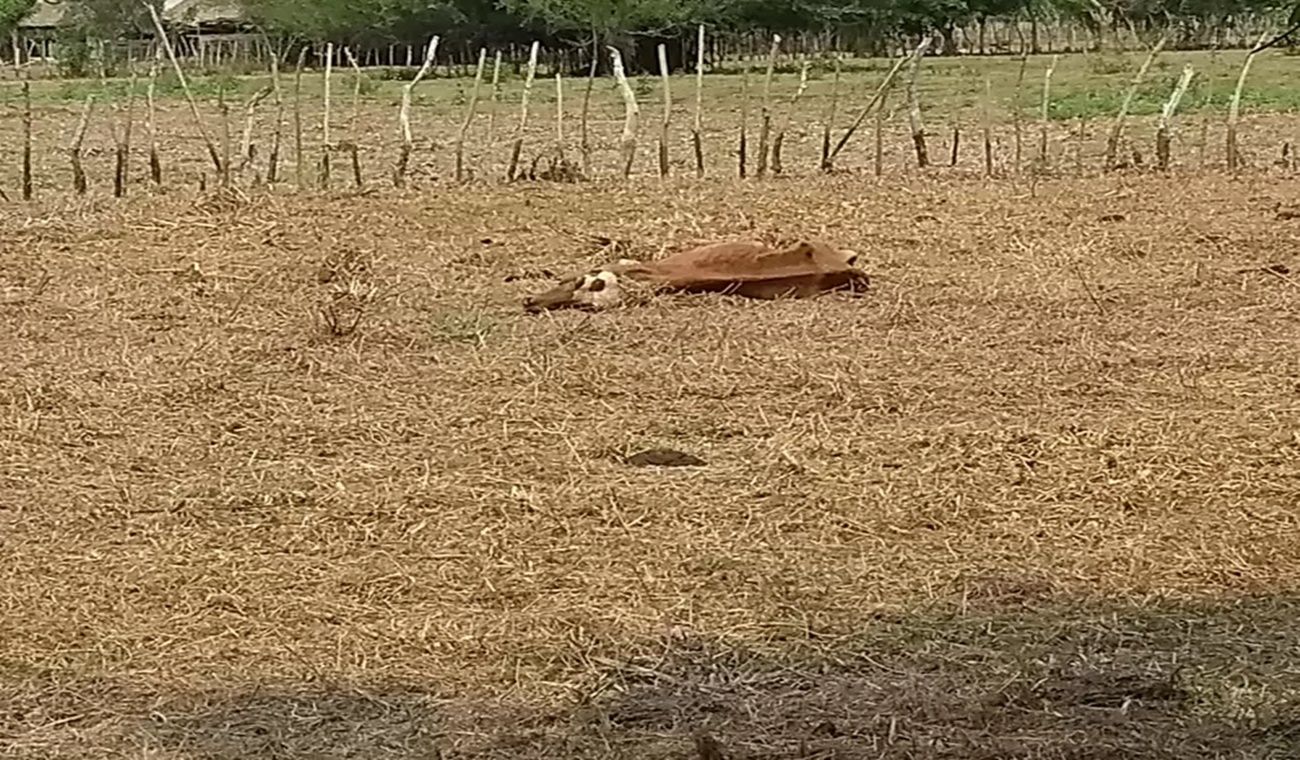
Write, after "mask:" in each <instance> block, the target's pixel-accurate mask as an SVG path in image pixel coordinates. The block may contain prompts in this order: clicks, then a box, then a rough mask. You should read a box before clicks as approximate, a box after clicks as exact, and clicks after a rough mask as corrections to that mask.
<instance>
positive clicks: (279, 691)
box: [0, 100, 1300, 760]
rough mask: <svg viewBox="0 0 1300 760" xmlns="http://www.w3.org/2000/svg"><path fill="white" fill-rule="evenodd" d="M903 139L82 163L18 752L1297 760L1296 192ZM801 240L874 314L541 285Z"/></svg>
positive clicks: (1271, 172) (19, 392) (16, 498)
mask: <svg viewBox="0 0 1300 760" xmlns="http://www.w3.org/2000/svg"><path fill="white" fill-rule="evenodd" d="M40 104H41V109H42V113H45V114H48V113H51V112H52V111H53V110H54V109H68V108H71V107H70V106H68V105H67V104H62V105H60V104H58V103H56V102H52V101H47V100H41V101H40ZM381 107H382V108H383V109H384V110H382V113H383V118H384V119H385V120H386V121H385V122H384V124H385V125H386V124H388V122H389V121H390V120H391V117H392V112H391V108H389V107H388V106H384V105H383V104H373V103H372V104H368V105H366V106H365V108H373V109H374V110H375V113H380V109H381ZM167 108H168V112H169V114H170V116H169V117H168V118H171V119H173V121H172V122H169V123H170V124H173V125H174V126H176V132H175V133H169V134H172V136H170V137H169V138H168V141H167V156H168V157H169V164H170V165H172V166H180V167H188V168H177V169H174V171H175V172H176V173H177V174H183V173H184V172H186V171H189V172H192V176H193V177H197V175H198V172H199V169H200V168H201V160H202V155H201V153H200V152H199V151H198V150H197V149H196V145H195V144H194V143H193V142H192V141H189V140H188V138H186V139H182V138H181V137H179V136H176V135H179V134H180V133H181V132H183V131H184V130H185V129H186V127H185V122H184V118H185V114H184V112H183V110H182V108H181V106H180V105H179V104H178V103H175V102H170V103H168V104H167ZM611 108H612V110H611V111H610V113H611V114H614V115H612V116H609V119H610V122H609V124H607V125H606V127H608V129H606V132H608V134H604V133H602V134H603V135H604V136H602V138H601V140H602V142H601V145H600V149H601V150H602V151H605V153H604V154H602V155H603V156H604V158H602V159H601V160H602V161H603V162H604V163H603V165H605V166H610V165H612V160H613V159H612V156H613V155H614V150H615V148H614V144H613V138H614V137H616V134H617V126H616V121H617V115H616V114H617V104H616V103H615V104H614V105H613V106H611ZM343 110H344V112H345V113H346V108H344V109H343ZM652 112H653V111H652V109H651V108H648V109H647V122H650V121H652V117H651V116H650V114H651V113H652ZM367 113H369V112H368V111H367ZM11 116H12V114H7V115H6V117H5V119H4V120H3V122H0V134H4V135H9V136H11V135H12V134H14V128H15V122H14V121H13V119H12V118H11ZM732 116H733V117H734V114H733V115H732ZM74 118H75V117H74ZM376 118H378V117H376ZM447 118H448V119H450V120H451V123H452V124H454V119H455V113H454V111H449V112H448V115H447ZM729 118H731V117H729ZM439 124H440V125H441V126H439V127H437V129H441V130H442V131H441V134H444V135H445V134H446V133H447V132H448V131H450V132H451V133H452V134H454V127H450V128H448V126H447V124H446V123H444V122H439ZM1294 124H1295V123H1294V119H1293V118H1291V117H1288V116H1285V115H1273V116H1266V115H1261V116H1256V117H1253V119H1252V121H1251V122H1250V124H1249V128H1248V130H1247V131H1246V133H1245V135H1244V136H1243V140H1250V141H1251V142H1250V143H1249V144H1250V145H1253V146H1257V147H1256V151H1257V153H1256V155H1259V154H1262V153H1264V152H1265V150H1264V148H1262V147H1258V146H1269V147H1268V151H1269V152H1271V150H1272V148H1273V147H1275V146H1277V145H1279V144H1280V143H1281V142H1282V141H1284V140H1286V139H1289V138H1287V134H1289V130H1292V129H1293V128H1294ZM610 125H613V126H610ZM546 127H547V125H546V124H539V125H537V128H538V129H539V130H543V129H545V128H546ZM602 128H605V127H602ZM898 128H899V125H898V124H894V127H893V131H891V132H890V136H889V149H890V151H892V152H891V154H890V155H891V156H893V162H892V163H891V164H890V166H891V167H892V168H891V170H890V171H888V172H887V173H886V175H885V176H884V177H883V178H881V179H876V178H874V177H872V176H870V172H869V171H867V170H865V169H864V167H865V166H866V165H867V163H868V161H866V159H864V156H865V154H866V153H867V152H868V151H867V149H866V145H865V143H863V144H862V145H859V146H858V147H857V149H856V150H855V152H854V159H853V161H851V162H849V163H850V166H849V167H848V168H849V169H850V170H849V171H845V172H844V173H842V174H836V175H832V176H813V175H812V174H811V173H810V172H808V171H807V170H806V167H807V166H809V164H810V162H811V159H812V157H814V156H815V154H816V146H815V141H816V140H815V137H813V136H805V137H803V138H801V139H800V140H798V141H796V144H797V145H799V146H802V147H797V148H795V150H801V151H804V153H803V154H802V155H803V158H801V159H800V165H801V166H803V167H805V168H804V169H803V170H801V172H800V176H797V177H796V176H792V177H781V178H774V179H770V180H767V181H764V182H754V181H749V182H745V183H739V182H736V181H734V180H732V179H730V178H726V177H713V178H709V179H706V180H703V181H698V180H695V179H687V178H682V177H676V178H673V179H670V180H667V181H660V180H657V179H654V178H652V177H648V176H640V177H638V178H635V179H634V180H633V181H632V182H628V183H623V182H619V181H617V180H612V179H601V180H599V181H596V182H590V183H578V184H558V183H544V182H523V183H517V184H514V185H501V184H499V183H492V184H489V183H476V184H471V185H468V186H465V187H459V188H458V187H454V186H452V185H450V184H449V183H446V182H441V183H433V182H431V181H430V179H431V178H433V177H435V176H444V177H445V167H446V165H447V164H446V163H445V162H443V163H441V164H436V161H435V159H433V158H430V157H429V156H428V155H427V152H428V148H429V144H430V143H429V142H424V143H422V144H421V149H422V151H425V153H422V155H424V156H425V157H424V159H422V160H423V161H424V163H422V164H421V166H422V167H423V168H422V169H421V170H420V173H417V175H416V178H417V180H418V181H417V182H416V184H415V186H413V187H410V188H408V189H406V190H403V191H398V190H394V189H391V188H389V187H374V188H371V189H370V190H366V191H364V192H352V191H346V190H336V191H335V192H333V193H303V194H294V193H290V192H281V191H275V192H268V191H265V190H262V189H256V188H245V189H244V190H242V191H241V192H240V193H231V192H209V193H203V194H199V193H196V192H195V190H194V187H193V186H192V185H191V184H189V183H188V182H182V181H180V180H179V179H177V180H176V181H175V182H174V183H173V184H172V185H170V186H169V187H168V189H167V190H166V191H162V192H150V191H148V190H147V189H146V188H145V187H144V186H143V185H139V186H134V187H133V188H132V194H131V197H129V198H127V199H125V200H122V201H114V200H112V199H110V198H108V197H106V187H105V186H104V177H106V172H105V170H104V169H103V167H106V166H108V163H107V161H108V159H107V157H96V158H95V160H96V161H100V162H102V163H100V164H95V165H94V166H95V167H96V168H94V170H93V171H94V172H96V173H97V176H98V180H97V181H92V188H93V189H92V195H90V196H88V197H84V198H73V197H70V196H68V195H67V194H66V192H58V193H56V192H55V188H64V187H66V181H65V180H64V179H62V178H58V180H57V181H55V180H44V181H46V182H49V184H48V185H43V186H42V192H41V195H40V197H39V198H38V200H37V201H36V202H35V203H34V204H31V205H21V204H17V203H11V204H7V205H0V302H3V303H4V305H0V326H2V327H3V330H2V331H0V356H3V357H4V363H3V374H2V375H0V758H22V759H23V760H27V759H28V758H30V759H32V760H36V759H37V758H40V759H42V760H44V759H46V758H132V759H134V758H141V759H143V758H148V759H149V760H191V759H196V760H197V759H202V760H208V759H216V758H222V759H223V760H224V759H227V758H229V759H230V760H234V759H235V758H240V759H243V758H262V757H266V758H272V757H274V758H295V759H297V758H344V757H348V758H366V759H370V758H416V757H419V758H430V757H435V756H438V755H439V754H440V753H441V755H442V756H444V757H448V758H454V757H466V758H468V757H489V758H520V757H523V758H543V757H547V758H549V757H557V758H597V757H600V758H605V757H608V758H624V757H627V758H669V757H673V758H679V757H685V756H689V755H692V754H695V753H697V752H699V753H701V755H702V756H705V757H712V755H710V754H709V751H708V747H707V746H701V745H708V744H709V741H710V740H708V739H703V738H700V737H701V736H702V735H707V736H709V737H711V738H712V740H715V741H716V742H718V743H719V744H720V746H721V748H722V752H723V753H724V754H725V756H726V757H728V758H733V759H735V758H799V757H804V758H814V757H815V758H832V757H835V758H846V759H847V758H899V759H901V758H927V759H939V758H943V759H945V760H967V759H969V758H985V759H987V760H992V759H993V758H1017V759H1020V760H1030V759H1039V758H1041V759H1043V760H1046V759H1048V758H1070V759H1071V760H1083V759H1085V758H1095V759H1100V758H1144V759H1145V758H1171V759H1172V758H1250V759H1251V760H1262V759H1263V758H1279V759H1280V758H1293V757H1296V756H1297V754H1300V622H1297V621H1300V351H1297V348H1298V347H1300V277H1298V276H1297V274H1296V272H1297V271H1300V257H1297V255H1296V251H1297V250H1300V247H1298V246H1300V208H1298V207H1297V204H1298V202H1300V179H1298V178H1296V177H1295V176H1294V175H1293V174H1292V173H1291V172H1290V171H1287V170H1283V169H1279V168H1277V167H1270V166H1268V165H1267V163H1266V162H1263V161H1256V162H1255V164H1254V165H1253V166H1252V167H1251V168H1249V169H1248V170H1246V171H1244V172H1242V173H1241V174H1240V175H1239V176H1236V177H1229V176H1226V175H1223V174H1220V173H1217V172H1216V171H1215V170H1214V169H1213V168H1209V169H1206V170H1203V171H1193V170H1192V168H1191V167H1186V166H1184V167H1181V168H1180V169H1179V170H1178V171H1176V172H1174V173H1172V174H1170V175H1167V176H1159V175H1156V174H1153V173H1143V172H1135V171H1126V172H1116V173H1113V174H1109V175H1105V176H1098V175H1096V174H1095V173H1086V174H1085V175H1084V176H1055V175H1053V174H1046V175H1043V176H1040V177H1038V178H1036V179H1034V180H1033V181H1031V179H1030V177H1029V176H1027V175H1026V176H1020V177H1016V178H995V179H983V178H981V177H980V176H979V174H980V160H981V159H980V158H979V157H978V156H976V155H975V151H973V150H972V151H971V153H970V156H969V157H968V158H967V159H966V160H967V161H968V164H967V165H965V166H964V167H958V168H957V169H956V170H954V169H950V168H946V167H945V168H940V169H937V170H936V171H934V172H932V173H929V174H927V175H922V174H920V173H918V172H917V171H916V170H914V169H906V170H905V169H904V168H903V167H904V166H906V160H905V155H906V154H905V153H904V152H903V146H904V145H905V142H904V138H903V137H902V135H901V133H899V132H898ZM384 129H385V130H387V127H386V126H385V127H384ZM498 129H500V130H503V131H504V130H505V129H506V127H505V126H503V125H501V124H499V125H498ZM810 129H811V128H810ZM1000 129H1001V130H1002V134H1003V139H1004V141H1005V134H1006V132H1005V129H1006V125H1005V124H1002V125H1001V127H1000ZM1063 129H1064V127H1063ZM1142 129H1147V127H1145V126H1143V127H1142ZM378 130H379V128H378V127H376V132H378ZM813 131H814V132H815V130H813ZM538 134H539V135H541V134H543V133H542V132H540V131H539V132H538ZM1095 137H1096V138H1097V139H1098V140H1100V139H1103V136H1102V135H1101V134H1100V133H1098V134H1097V135H1095ZM4 139H6V140H7V139H8V138H7V137H6V138H4ZM43 139H49V141H50V144H55V143H56V142H57V141H56V140H54V139H52V138H48V137H47V138H43ZM379 139H386V140H391V138H388V137H384V138H380V136H379V135H378V134H376V140H379ZM422 139H425V138H422ZM539 139H540V138H539ZM721 139H722V138H719V140H721ZM0 144H12V143H7V142H2V141H0ZM442 144H445V140H444V141H443V143H442ZM1004 144H1005V142H1004ZM390 147H391V145H390ZM643 150H644V152H643V154H642V156H643V157H642V160H643V162H644V168H643V170H642V172H641V173H645V172H648V171H649V170H650V167H651V166H652V165H653V164H652V158H651V156H652V153H651V149H650V148H648V147H647V148H645V149H643ZM722 150H723V147H722V145H721V144H719V146H718V147H717V149H716V152H717V153H718V154H719V157H718V159H717V160H718V161H720V162H721V161H723V160H724V158H725V155H723V154H722V153H721V152H722ZM380 155H381V156H382V155H383V154H382V152H381V153H380ZM680 155H681V158H682V159H685V158H686V156H687V155H688V154H687V153H686V152H685V149H684V148H683V149H682V151H681V153H680ZM1062 155H1066V154H1064V153H1063V154H1062ZM182 159H183V160H184V161H187V162H190V163H186V164H182ZM61 160H62V157H56V158H50V159H49V161H50V162H52V163H57V162H59V161H61ZM382 160H383V161H384V162H386V161H387V158H386V157H384V158H383V159H382ZM1062 161H1064V159H1062ZM374 164H375V166H376V168H375V172H376V173H378V172H379V171H380V168H379V167H380V165H381V158H379V157H377V158H375V160H374ZM436 166H442V167H443V168H442V169H438V168H436ZM431 167H433V168H431ZM5 170H6V172H11V166H9V165H8V164H7V165H6V167H5ZM90 170H91V169H90V168H89V167H88V171H90ZM5 176H6V177H12V173H9V174H6V175H5ZM2 185H3V186H4V187H6V188H11V187H12V186H13V185H12V183H11V182H8V181H6V182H4V183H2ZM800 235H821V236H824V237H826V238H828V239H830V240H832V241H834V242H836V243H838V244H841V245H844V246H847V247H852V248H855V249H856V250H858V251H860V252H862V253H863V254H865V258H866V260H867V264H866V267H867V269H868V271H869V272H870V273H871V274H872V275H873V277H874V281H873V285H872V288H871V290H870V292H868V293H866V294H861V295H849V294H837V295H829V296H826V297H824V298H820V299H815V300H808V301H801V302H796V301H789V302H769V303H756V302H750V301H743V300H740V299H736V298H730V297H725V296H677V297H664V298H661V299H657V300H655V301H652V302H651V303H649V304H645V305H640V306H633V307H628V308H623V309H618V310H615V311H611V312H605V313H599V314H583V313H577V312H570V313H555V314H549V315H541V316H528V315H525V314H524V313H523V312H522V310H521V309H520V306H519V299H520V298H521V297H522V296H523V295H524V294H525V293H528V292H531V291H533V290H536V289H539V288H542V287H545V286H547V285H548V284H549V283H550V282H551V280H552V276H553V275H558V274H562V273H565V272H568V271H570V270H574V269H576V268H578V267H581V266H584V265H586V264H589V263H595V262H598V261H601V260H603V259H605V258H607V257H610V256H613V255H615V253H614V250H613V248H614V247H615V246H616V245H617V246H618V247H619V249H620V250H619V254H620V255H621V254H623V253H631V254H633V255H638V256H655V255H658V254H659V253H660V252H661V251H663V250H665V249H666V248H668V247H674V246H680V245H684V244H687V243H690V242H692V241H697V240H706V239H713V238H718V237H729V236H760V237H766V238H790V237H794V236H800ZM349 286H350V288H351V292H352V293H354V294H356V293H361V294H365V298H363V299H362V302H361V303H359V304H358V303H355V302H350V301H348V300H347V299H345V298H344V299H341V298H339V297H338V296H337V293H338V292H339V291H341V290H344V289H347V288H348V287H349ZM327 315H333V316H332V317H330V316H327ZM331 319H334V320H335V321H334V322H333V324H335V325H339V329H337V330H331V327H330V325H331ZM354 320H358V321H356V322H355V329H350V330H349V328H351V327H353V321H354ZM339 332H343V333H346V334H343V335H339V334H335V333H339ZM653 448H671V449H675V450H678V451H682V452H685V453H688V454H691V455H693V456H695V457H698V458H699V459H700V460H702V462H703V463H702V464H700V465H697V466H693V467H645V466H638V465H637V464H635V462H636V460H635V459H634V458H633V457H632V455H633V454H635V453H637V452H641V451H644V450H647V449H653ZM701 732H702V733H701ZM697 742H698V743H700V744H697Z"/></svg>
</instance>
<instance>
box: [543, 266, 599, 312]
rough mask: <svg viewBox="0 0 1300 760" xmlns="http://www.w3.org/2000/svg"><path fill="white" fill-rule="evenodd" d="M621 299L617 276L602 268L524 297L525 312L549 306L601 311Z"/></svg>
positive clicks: (549, 307)
mask: <svg viewBox="0 0 1300 760" xmlns="http://www.w3.org/2000/svg"><path fill="white" fill-rule="evenodd" d="M622 300H623V287H622V285H621V284H620V283H619V277H618V275H617V274H615V273H614V272H611V271H609V270H608V269H601V270H597V271H595V272H590V273H587V274H581V275H578V276H576V277H570V278H569V279H567V280H564V281H563V282H561V283H560V284H559V285H556V286H555V287H553V288H551V289H550V290H547V291H543V292H541V293H538V294H536V295H532V296H528V297H527V298H525V299H524V311H526V312H528V313H530V314H536V313H538V312H542V311H546V310H548V309H588V310H591V311H600V310H602V309H609V308H612V307H614V306H617V305H618V304H619V303H621V302H622Z"/></svg>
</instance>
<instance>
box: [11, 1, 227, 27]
mask: <svg viewBox="0 0 1300 760" xmlns="http://www.w3.org/2000/svg"><path fill="white" fill-rule="evenodd" d="M75 5H76V0H36V6H35V7H34V8H32V12H31V13H29V14H27V16H26V18H24V19H23V20H22V21H19V22H18V26H19V27H21V28H24V29H48V28H51V27H56V26H59V25H61V24H62V23H63V22H64V21H66V20H67V18H68V15H69V13H70V11H71V10H72V7H73V6H75ZM162 15H163V19H165V20H166V21H170V22H172V23H176V24H184V25H187V26H189V25H193V24H217V23H223V22H239V21H243V20H244V11H243V9H242V8H240V7H239V4H238V3H236V2H231V0H163V12H162Z"/></svg>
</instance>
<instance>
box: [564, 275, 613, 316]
mask: <svg viewBox="0 0 1300 760" xmlns="http://www.w3.org/2000/svg"><path fill="white" fill-rule="evenodd" d="M622 300H623V288H622V287H621V286H620V285H619V283H618V275H616V274H614V273H613V272H607V271H601V272H596V273H595V274H588V275H583V277H582V282H579V283H578V287H577V288H575V289H574V291H573V303H574V305H575V306H586V307H588V308H590V309H609V308H613V307H614V306H617V305H618V304H619V303H621V302H622Z"/></svg>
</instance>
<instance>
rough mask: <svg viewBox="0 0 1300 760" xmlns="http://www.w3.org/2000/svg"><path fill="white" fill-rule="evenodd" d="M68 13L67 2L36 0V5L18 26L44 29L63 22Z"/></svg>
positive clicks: (61, 0)
mask: <svg viewBox="0 0 1300 760" xmlns="http://www.w3.org/2000/svg"><path fill="white" fill-rule="evenodd" d="M67 15H68V4H67V3H65V2H63V0H36V6H35V7H33V8H32V12H31V13H28V14H27V15H26V16H25V17H24V18H23V20H22V21H19V22H18V26H19V27H20V28H24V29H33V28H34V29H44V28H47V27H52V26H58V25H59V24H62V23H63V18H64V16H67Z"/></svg>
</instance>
